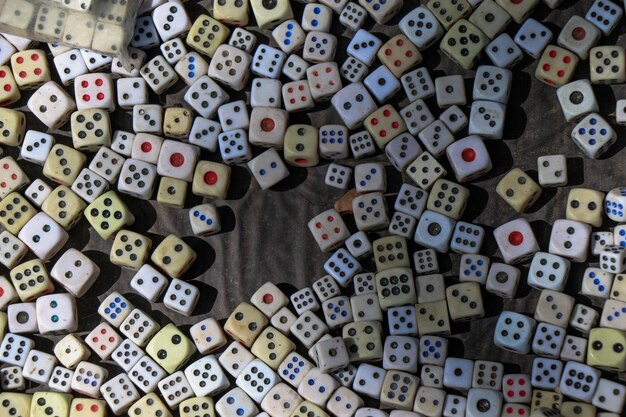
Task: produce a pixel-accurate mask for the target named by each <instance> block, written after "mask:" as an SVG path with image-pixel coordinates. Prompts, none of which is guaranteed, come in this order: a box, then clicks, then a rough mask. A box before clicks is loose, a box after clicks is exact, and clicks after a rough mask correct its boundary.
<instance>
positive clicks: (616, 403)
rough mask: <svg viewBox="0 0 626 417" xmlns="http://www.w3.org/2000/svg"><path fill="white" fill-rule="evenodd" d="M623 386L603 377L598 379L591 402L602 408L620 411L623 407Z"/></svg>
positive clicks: (615, 411)
mask: <svg viewBox="0 0 626 417" xmlns="http://www.w3.org/2000/svg"><path fill="white" fill-rule="evenodd" d="M623 394H624V386H623V385H622V384H618V383H617V382H613V381H610V380H608V379H605V378H600V379H599V380H598V385H597V388H596V393H595V394H594V396H593V399H592V404H593V405H595V406H596V407H598V408H601V409H603V410H607V411H610V412H614V413H621V412H622V410H623V409H624V397H623Z"/></svg>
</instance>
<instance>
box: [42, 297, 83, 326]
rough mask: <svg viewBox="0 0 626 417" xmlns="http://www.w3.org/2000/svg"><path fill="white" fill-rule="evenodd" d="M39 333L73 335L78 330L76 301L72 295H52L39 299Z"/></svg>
mask: <svg viewBox="0 0 626 417" xmlns="http://www.w3.org/2000/svg"><path fill="white" fill-rule="evenodd" d="M36 308H37V327H38V328H39V333H40V334H42V335H44V334H62V333H71V332H74V331H76V329H77V328H78V316H77V314H76V299H75V298H74V296H73V295H71V294H52V295H44V296H43V297H39V298H38V299H37V302H36Z"/></svg>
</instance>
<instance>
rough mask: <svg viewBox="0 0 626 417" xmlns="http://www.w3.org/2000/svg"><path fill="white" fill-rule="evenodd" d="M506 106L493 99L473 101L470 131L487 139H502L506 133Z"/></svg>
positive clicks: (471, 133)
mask: <svg viewBox="0 0 626 417" xmlns="http://www.w3.org/2000/svg"><path fill="white" fill-rule="evenodd" d="M505 114H506V106H505V105H504V104H501V103H496V102H493V101H475V102H473V103H472V108H471V110H470V118H469V128H468V133H469V134H470V135H480V136H482V137H484V138H486V139H502V136H503V135H504V122H505Z"/></svg>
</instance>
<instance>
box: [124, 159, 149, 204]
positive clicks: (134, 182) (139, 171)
mask: <svg viewBox="0 0 626 417" xmlns="http://www.w3.org/2000/svg"><path fill="white" fill-rule="evenodd" d="M156 176H157V170H156V167H155V166H154V165H152V164H149V163H147V162H144V161H140V160H137V159H127V160H126V161H125V162H124V165H123V166H122V171H121V172H120V177H119V180H118V182H117V189H118V191H119V192H121V193H124V194H129V195H132V196H133V197H136V198H139V199H143V200H148V199H150V197H151V196H152V192H153V191H154V185H155V183H156Z"/></svg>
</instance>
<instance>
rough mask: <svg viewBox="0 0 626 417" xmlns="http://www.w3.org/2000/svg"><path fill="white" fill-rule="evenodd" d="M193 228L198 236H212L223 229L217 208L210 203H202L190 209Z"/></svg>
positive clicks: (190, 220)
mask: <svg viewBox="0 0 626 417" xmlns="http://www.w3.org/2000/svg"><path fill="white" fill-rule="evenodd" d="M189 222H190V223H191V230H192V231H193V234H194V235H196V236H210V235H213V234H215V233H219V231H220V230H221V229H222V226H221V223H220V217H219V213H218V211H217V208H216V207H215V206H214V205H213V204H210V203H206V204H201V205H199V206H196V207H193V208H191V209H190V210H189Z"/></svg>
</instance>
